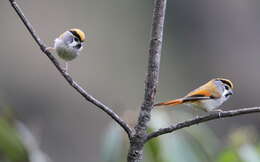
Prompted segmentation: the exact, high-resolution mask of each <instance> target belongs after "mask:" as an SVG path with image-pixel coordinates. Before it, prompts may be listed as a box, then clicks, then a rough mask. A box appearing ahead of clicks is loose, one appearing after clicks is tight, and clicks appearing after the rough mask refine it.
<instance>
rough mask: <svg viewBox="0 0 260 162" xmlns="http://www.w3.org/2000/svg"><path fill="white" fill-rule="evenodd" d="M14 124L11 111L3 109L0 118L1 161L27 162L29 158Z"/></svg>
mask: <svg viewBox="0 0 260 162" xmlns="http://www.w3.org/2000/svg"><path fill="white" fill-rule="evenodd" d="M15 124H16V121H15V120H14V116H13V113H12V111H11V109H10V108H4V110H3V112H2V114H1V116H0V153H1V159H4V161H8V162H27V161H29V160H28V159H29V156H28V153H27V151H26V148H25V146H24V144H23V142H22V139H21V137H20V136H19V132H18V131H17V129H16V126H15Z"/></svg>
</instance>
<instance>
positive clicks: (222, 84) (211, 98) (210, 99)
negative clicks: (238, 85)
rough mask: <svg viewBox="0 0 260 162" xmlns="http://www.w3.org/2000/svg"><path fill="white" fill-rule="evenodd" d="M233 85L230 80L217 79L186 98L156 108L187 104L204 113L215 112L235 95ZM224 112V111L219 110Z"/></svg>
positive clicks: (159, 104)
mask: <svg viewBox="0 0 260 162" xmlns="http://www.w3.org/2000/svg"><path fill="white" fill-rule="evenodd" d="M232 90H233V84H232V82H231V81H230V80H228V79H224V78H215V79H212V80H210V81H209V82H207V83H206V84H204V85H202V86H201V87H199V88H197V89H195V90H193V91H191V92H190V93H188V94H187V95H186V96H184V97H182V98H179V99H175V100H170V101H167V102H161V103H157V104H155V105H154V106H175V105H179V104H186V105H190V106H192V107H196V108H199V109H201V110H203V111H206V112H209V111H215V110H216V109H217V108H218V107H219V106H220V105H222V104H223V103H224V102H225V101H226V100H227V99H229V97H230V96H231V95H232V94H233V91H232ZM217 111H222V110H217Z"/></svg>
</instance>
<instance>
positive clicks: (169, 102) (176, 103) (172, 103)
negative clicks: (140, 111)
mask: <svg viewBox="0 0 260 162" xmlns="http://www.w3.org/2000/svg"><path fill="white" fill-rule="evenodd" d="M182 103H183V101H182V99H176V100H170V101H167V102H160V103H157V104H155V105H154V106H175V105H179V104H182Z"/></svg>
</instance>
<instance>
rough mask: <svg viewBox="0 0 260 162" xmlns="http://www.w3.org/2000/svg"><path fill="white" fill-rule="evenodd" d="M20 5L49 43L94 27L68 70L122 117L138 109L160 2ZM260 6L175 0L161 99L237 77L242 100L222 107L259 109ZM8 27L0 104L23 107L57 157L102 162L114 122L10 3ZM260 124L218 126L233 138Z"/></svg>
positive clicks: (5, 17)
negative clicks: (64, 72)
mask: <svg viewBox="0 0 260 162" xmlns="http://www.w3.org/2000/svg"><path fill="white" fill-rule="evenodd" d="M18 3H19V4H20V6H21V7H22V9H23V10H24V13H25V14H26V15H27V17H28V18H29V20H30V21H31V23H32V24H33V26H34V28H35V29H36V31H37V33H38V34H39V35H40V37H41V38H42V40H43V41H44V42H45V43H46V44H48V45H49V46H52V45H53V40H54V39H55V38H56V37H57V36H58V35H59V34H61V33H62V32H64V31H65V30H68V29H70V28H74V27H77V28H80V29H82V30H83V31H85V32H86V34H87V35H86V39H87V42H86V44H85V47H84V49H83V51H82V53H81V56H80V57H79V58H77V59H76V60H74V61H72V62H71V63H70V64H69V72H70V73H71V74H72V76H73V77H74V79H76V80H77V81H78V82H79V83H80V84H81V85H82V86H83V87H84V88H87V91H88V92H89V93H91V94H93V95H94V96H96V97H97V98H98V99H100V100H101V101H103V102H104V103H106V104H107V105H109V106H111V107H113V109H114V110H115V111H116V112H117V113H119V114H123V113H124V111H126V110H133V111H135V110H138V108H139V106H140V104H141V103H142V99H143V89H144V78H145V73H146V66H147V56H148V55H147V54H148V45H149V33H150V24H151V13H152V5H153V2H152V1H151V0H143V1H140V0H131V1H129V0H128V1H127V0H109V1H108V0H74V1H70V0H59V1H58V0H56V1H52V0H44V1H40V0H24V1H19V0H18ZM259 6H260V2H259V1H257V0H229V1H226V0H218V1H207V0H196V1H193V0H175V1H172V0H169V1H168V8H167V16H166V27H165V32H164V34H165V37H164V45H163V51H162V61H161V73H160V82H159V87H158V93H157V99H156V100H157V101H161V100H168V99H173V98H176V97H181V96H183V95H185V93H187V92H189V91H190V90H192V89H193V88H196V87H198V86H199V85H201V84H202V83H204V82H206V81H208V80H210V79H211V78H214V77H225V78H228V79H231V80H232V81H233V83H234V85H235V89H234V92H235V94H234V96H233V97H232V98H231V99H230V100H229V101H228V102H227V103H225V105H224V106H223V109H228V108H243V107H251V106H256V105H260V104H259V90H260V87H259V81H260V75H259V74H260V73H259V66H260V65H259V61H260V55H259V51H260V46H259V43H260V30H259V29H260V28H259V27H260V19H259V15H260V13H259V12H260V9H259ZM0 22H1V24H0V29H1V30H0V35H1V37H0V49H1V50H0V76H1V79H0V100H1V104H2V105H5V104H8V105H11V106H12V107H13V108H15V109H16V112H17V114H18V117H19V118H20V119H21V120H22V121H24V122H25V123H26V124H27V125H28V126H29V127H30V128H31V129H32V130H33V132H34V133H35V134H36V135H37V136H38V138H39V141H40V143H41V148H42V149H43V150H44V152H46V153H47V154H48V155H49V156H50V157H51V158H52V159H53V161H57V162H59V161H62V162H71V161H75V162H77V161H78V162H79V161H99V159H100V158H99V152H100V147H101V146H102V143H101V141H102V140H101V139H102V135H103V134H104V133H105V130H106V127H107V126H108V125H109V123H110V122H111V121H112V120H111V119H110V118H109V117H108V116H107V115H105V114H104V113H103V112H101V111H100V110H98V109H97V108H96V107H95V106H93V105H91V104H90V103H87V102H86V101H84V99H83V98H82V97H81V96H80V95H79V94H77V93H76V92H75V91H74V90H73V89H72V88H71V87H70V86H69V85H68V84H67V83H66V82H65V80H64V79H63V78H62V76H61V75H60V74H59V73H58V72H57V70H56V69H55V68H54V66H53V65H52V64H51V63H50V61H49V60H48V59H47V57H46V56H44V55H43V54H42V53H41V52H40V50H39V48H38V46H37V45H36V43H35V42H34V41H33V40H32V38H31V36H30V35H29V34H28V32H27V30H26V29H25V27H24V26H23V25H22V23H21V21H20V20H19V19H18V17H17V15H16V14H15V13H14V11H13V9H12V8H11V7H10V5H9V2H8V0H1V1H0ZM167 111H169V110H167ZM172 111H173V110H172ZM183 111H189V110H188V108H184V109H183ZM259 123H260V120H259V116H258V115H257V114H255V115H250V116H243V117H236V118H232V119H225V120H220V121H217V122H209V125H210V127H211V128H212V129H213V130H214V132H215V133H216V134H217V135H218V136H219V137H220V138H225V136H226V134H227V133H228V132H229V130H230V129H232V128H235V127H240V126H243V125H251V124H255V126H256V128H259ZM257 126H258V127H257ZM226 128H228V129H226Z"/></svg>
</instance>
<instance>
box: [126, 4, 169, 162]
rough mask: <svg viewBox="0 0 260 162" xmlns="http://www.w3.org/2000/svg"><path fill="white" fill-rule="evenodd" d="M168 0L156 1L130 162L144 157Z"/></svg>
mask: <svg viewBox="0 0 260 162" xmlns="http://www.w3.org/2000/svg"><path fill="white" fill-rule="evenodd" d="M166 2H167V0H155V1H154V9H153V20H152V31H151V38H150V47H149V60H148V72H147V76H146V81H145V94H144V101H143V104H142V106H141V111H140V113H139V117H138V122H137V125H136V126H135V135H134V137H133V138H131V139H130V149H129V152H128V158H127V159H128V162H139V161H141V159H142V154H143V145H144V140H145V139H146V136H147V132H146V130H147V123H148V122H149V121H150V118H151V110H152V108H153V104H154V98H155V93H156V88H157V85H158V78H159V68H160V58H161V49H162V40H163V26H164V18H165V10H166Z"/></svg>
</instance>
